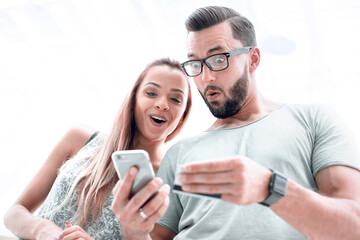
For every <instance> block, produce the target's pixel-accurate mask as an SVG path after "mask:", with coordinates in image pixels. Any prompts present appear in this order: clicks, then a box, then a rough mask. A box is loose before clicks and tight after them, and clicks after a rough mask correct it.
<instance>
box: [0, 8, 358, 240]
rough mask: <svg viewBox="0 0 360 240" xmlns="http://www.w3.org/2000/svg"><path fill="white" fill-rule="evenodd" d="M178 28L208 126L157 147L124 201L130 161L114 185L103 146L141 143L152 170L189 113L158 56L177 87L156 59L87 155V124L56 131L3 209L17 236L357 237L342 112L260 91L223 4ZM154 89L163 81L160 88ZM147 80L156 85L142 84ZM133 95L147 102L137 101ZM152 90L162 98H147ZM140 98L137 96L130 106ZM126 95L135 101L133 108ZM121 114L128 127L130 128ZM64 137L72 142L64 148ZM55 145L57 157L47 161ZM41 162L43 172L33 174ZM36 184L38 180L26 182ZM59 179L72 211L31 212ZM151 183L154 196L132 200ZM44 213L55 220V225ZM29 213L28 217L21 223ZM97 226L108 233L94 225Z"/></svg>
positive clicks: (351, 156)
mask: <svg viewBox="0 0 360 240" xmlns="http://www.w3.org/2000/svg"><path fill="white" fill-rule="evenodd" d="M186 28H187V30H188V39H187V40H188V47H187V51H188V58H189V60H188V61H186V62H184V63H183V64H182V68H183V70H184V71H185V73H186V74H187V75H188V76H189V77H192V78H193V80H194V81H195V83H196V86H197V88H198V90H199V92H200V94H201V95H202V97H203V99H204V101H205V102H206V104H207V105H208V107H209V109H210V111H211V112H212V114H213V115H214V116H215V117H216V120H215V122H214V123H213V125H211V126H210V128H209V129H208V130H206V131H204V132H202V133H200V134H198V135H196V136H194V137H191V138H187V139H184V140H182V141H180V142H178V143H176V144H174V145H173V146H172V147H171V148H170V149H169V150H168V151H167V153H166V154H165V157H164V160H163V161H162V164H161V167H160V168H159V170H158V172H157V176H158V178H156V179H154V180H152V181H151V182H150V183H149V184H148V185H147V186H145V187H144V188H143V189H142V190H141V191H139V192H138V193H137V194H136V195H135V196H133V197H132V198H131V199H129V198H128V196H129V193H130V189H131V185H132V183H133V180H134V179H135V176H136V174H137V169H136V168H132V169H130V170H129V171H128V173H127V175H126V176H125V178H124V179H122V180H119V181H118V182H117V184H116V186H115V188H113V187H114V185H115V183H116V181H117V177H116V174H115V170H114V167H113V166H112V165H111V161H110V154H111V152H112V151H114V150H119V149H134V148H142V149H145V150H147V151H149V154H150V157H151V158H152V163H153V166H154V169H155V170H157V169H158V166H159V163H160V161H161V159H162V154H161V153H160V149H161V146H162V145H163V144H164V142H165V141H167V140H169V139H171V138H172V137H173V136H174V135H175V134H177V133H178V131H179V130H180V129H181V127H182V126H183V125H182V124H184V122H185V121H186V118H187V116H188V113H189V109H190V104H191V98H190V92H189V91H190V89H189V86H188V82H187V80H186V78H185V76H184V75H183V73H182V72H181V71H180V69H178V68H176V69H174V70H173V71H170V72H169V71H168V70H169V69H168V68H169V67H168V66H166V67H165V66H163V67H162V68H167V71H163V72H162V74H160V75H163V74H164V75H165V74H170V73H173V75H172V78H174V79H178V81H172V82H179V85H176V86H170V84H169V81H166V83H163V82H160V83H159V82H156V81H155V78H154V79H151V78H150V77H151V76H153V74H154V75H155V73H154V72H155V70H156V69H157V68H158V67H156V68H155V67H151V68H150V70H149V69H148V70H147V73H146V74H145V77H144V79H143V80H140V81H139V83H138V84H137V85H138V87H136V85H135V87H134V91H133V92H132V96H133V100H132V101H131V100H128V101H126V102H125V107H124V109H125V110H123V111H124V112H125V113H127V112H130V113H131V112H134V115H133V116H134V119H132V120H130V117H129V116H130V115H131V114H128V115H129V116H127V118H126V119H125V118H124V119H122V116H119V118H120V119H117V120H116V123H115V125H114V129H113V131H112V133H111V134H110V135H109V136H108V138H107V139H106V140H105V142H104V143H103V144H100V146H99V150H98V151H95V152H96V153H95V155H92V152H87V150H86V149H87V148H90V149H91V148H92V147H90V146H97V145H99V144H98V143H97V141H100V140H98V139H99V138H100V137H99V136H98V137H95V139H93V140H92V141H90V143H88V144H86V146H85V147H84V148H82V146H83V145H84V144H85V142H86V141H87V139H88V138H89V137H90V135H91V133H86V132H81V134H79V133H76V134H74V133H72V132H70V133H69V134H68V135H69V136H68V135H66V136H65V138H64V139H63V140H61V142H60V144H59V145H58V146H57V147H56V148H55V150H54V152H53V153H52V155H50V157H49V160H48V161H47V163H46V164H45V166H44V167H43V169H42V170H40V173H39V174H38V175H37V176H36V177H35V179H34V180H33V181H32V182H31V183H30V185H29V187H28V188H27V190H25V192H24V194H23V196H22V197H20V199H19V200H18V201H17V203H16V204H15V205H14V206H13V207H12V208H11V209H10V210H9V212H8V215H7V216H6V219H5V220H6V225H7V226H8V227H9V228H10V229H11V230H12V231H13V232H14V233H15V234H16V235H17V236H20V237H28V238H36V237H37V236H41V234H46V233H50V234H53V235H52V238H53V239H56V238H58V236H59V235H60V238H61V237H62V239H90V236H89V234H90V235H91V236H93V237H95V238H98V239H116V238H121V237H122V238H123V239H173V238H175V239H239V238H243V239H359V238H360V191H359V189H360V172H359V170H360V160H359V154H358V149H357V146H356V143H355V142H354V141H353V138H352V137H351V134H349V132H348V131H347V130H346V128H345V127H344V126H343V122H342V121H341V120H340V119H339V118H338V117H337V116H336V115H335V114H333V112H332V111H331V110H329V109H328V108H327V107H324V106H319V105H291V104H280V103H276V102H273V101H270V100H268V99H266V98H264V97H263V96H262V95H261V93H260V91H259V90H258V88H257V85H256V79H255V72H256V69H257V67H258V65H259V63H260V50H259V48H258V47H257V43H256V37H255V30H254V27H253V25H252V24H251V22H250V21H249V20H248V19H246V18H245V17H243V16H241V15H240V14H239V13H238V12H236V11H234V10H233V9H230V8H226V7H205V8H200V9H197V10H196V11H194V12H193V13H192V14H191V15H190V16H189V18H188V19H187V21H186ZM145 72H146V71H145ZM175 73H176V74H175ZM160 75H159V76H160ZM139 79H140V78H139ZM156 79H158V78H156ZM160 79H161V77H160ZM148 81H150V82H152V83H149V82H148ZM180 83H182V84H180ZM166 84H169V85H167V87H165V85H166ZM147 87H151V88H152V89H151V91H147V90H146V89H147ZM160 89H161V90H164V89H168V92H167V94H165V92H164V93H160ZM155 90H158V91H159V92H156V94H153V93H152V92H155ZM147 92H151V94H150V95H151V97H154V98H151V97H150V96H149V94H147ZM143 93H146V94H145V95H144V96H142V94H143ZM175 93H176V94H178V95H177V96H182V97H183V98H182V99H181V101H177V100H178V97H176V99H177V100H176V101H175V102H176V104H178V105H176V104H174V106H177V108H175V107H174V106H173V105H172V102H173V100H174V99H173V97H172V94H175ZM163 94H165V95H166V97H165V96H164V95H163ZM161 96H162V97H161ZM143 98H144V99H146V101H145V102H146V103H149V104H142V101H143V100H140V99H143ZM148 98H149V99H148ZM156 99H164V101H165V99H166V101H167V102H168V103H167V104H164V102H163V101H159V102H161V103H162V104H158V103H157V100H156ZM140 101H141V106H139V104H136V103H139V102H140ZM179 102H181V103H179ZM150 103H151V104H150ZM128 105H132V106H134V107H135V108H134V111H130V110H129V109H130V108H131V106H128ZM146 106H149V107H148V108H147V107H146ZM150 106H151V107H150ZM126 109H128V110H129V111H127V110H126ZM155 109H156V111H155ZM157 111H159V112H161V111H162V113H165V112H169V115H171V116H172V117H169V119H167V116H168V115H166V116H165V114H160V113H158V112H157ZM172 111H174V112H172ZM120 113H122V112H120ZM170 113H172V114H170ZM124 115H126V114H124ZM139 116H141V117H139ZM175 116H176V117H175ZM126 120H127V122H125V121H126ZM131 123H135V125H132V126H131V127H130V125H131ZM162 127H163V129H162V130H160V131H159V130H158V129H161V128H162ZM152 129H156V131H152ZM174 129H175V130H174ZM170 133H172V135H169V134H170ZM72 135H74V137H72ZM79 136H81V137H79ZM170 136H171V137H170ZM69 139H71V140H69ZM71 141H74V144H75V145H74V146H76V147H75V149H72V148H69V147H67V146H68V145H71ZM150 143H151V144H150ZM149 145H150V146H149ZM88 146H89V147H88ZM58 148H59V149H58ZM81 148H82V149H81ZM79 149H81V150H80V152H79V153H78V155H82V156H91V157H90V158H89V160H76V159H77V158H79V159H86V158H84V157H75V158H73V159H71V160H69V161H67V163H66V164H65V166H64V167H62V169H61V171H60V173H59V176H58V177H57V178H56V169H57V168H59V167H60V166H61V165H62V164H63V162H64V161H65V160H66V159H68V158H69V156H74V154H75V153H76V152H78V151H79ZM65 150H66V151H65ZM59 152H60V153H66V156H64V155H63V156H62V157H61V159H57V158H60V157H59V155H60V156H61V154H59ZM54 159H55V160H54ZM56 159H57V160H56ZM68 162H69V164H68ZM71 162H74V163H71ZM76 162H81V164H80V163H76ZM82 162H84V163H82ZM76 164H78V165H79V166H85V167H81V168H83V169H82V170H81V172H80V173H79V174H74V176H75V177H72V178H71V179H75V180H72V183H71V184H70V185H71V186H66V187H63V186H62V184H61V183H62V182H61V180H59V183H58V185H59V186H57V181H58V179H59V178H60V176H61V174H62V172H65V171H66V170H67V169H70V170H68V171H71V170H72V169H76V167H71V166H73V165H74V166H78V165H76ZM178 166H183V173H182V174H180V176H179V177H178V179H175V173H176V171H177V168H178ZM48 169H49V170H51V171H49V173H47V172H48ZM45 172H46V173H47V174H48V176H47V181H46V182H43V181H42V177H41V176H43V175H45V176H46V174H44V173H45ZM50 172H51V174H50ZM99 176H101V177H99ZM55 178H56V181H55V183H53V182H54V180H55ZM62 181H63V182H64V181H67V180H62ZM174 181H178V182H180V183H181V184H182V186H181V187H180V188H178V191H180V192H181V191H183V192H188V193H201V194H206V195H209V194H216V196H220V197H221V200H218V199H217V200H211V198H210V199H209V198H205V197H199V195H191V194H190V195H189V194H181V193H180V194H179V193H175V192H173V191H171V190H170V189H172V188H173V187H174ZM38 184H41V186H42V187H43V189H44V190H41V191H38V192H35V191H36V190H35V189H36V188H35V186H36V185H38ZM51 186H52V189H51ZM161 186H162V187H161ZM70 187H71V188H70ZM62 188H64V192H66V194H67V192H69V191H68V189H69V188H70V189H71V190H70V192H69V193H68V194H67V196H66V197H67V199H68V201H65V202H69V203H66V204H70V205H74V206H75V208H74V209H75V210H74V214H73V215H71V214H69V213H67V212H66V211H70V210H67V209H68V208H65V209H64V210H63V211H65V210H66V211H65V212H62V211H58V212H56V211H55V210H54V213H53V214H51V213H49V216H50V217H46V218H44V219H43V218H40V217H41V216H45V215H46V212H44V211H40V216H39V217H34V216H33V215H32V214H31V213H32V212H33V211H34V210H35V209H36V208H37V207H38V205H40V203H41V202H42V201H43V200H44V199H45V198H46V196H47V195H48V199H49V198H51V196H57V195H56V194H57V193H56V192H59V191H60V190H61V189H62ZM159 188H160V190H158V189H159ZM169 188H170V189H169ZM50 189H51V191H50ZM54 189H55V190H54ZM111 190H112V193H113V194H110V192H111ZM49 191H50V193H49ZM156 191H158V193H157V195H156V197H154V198H153V199H152V200H151V201H149V202H148V203H146V204H145V205H144V206H143V204H144V203H145V201H146V200H147V199H148V198H149V197H150V196H152V195H153V193H155V192H156ZM53 192H54V193H53ZM48 193H49V194H48ZM72 193H74V194H75V195H74V196H73V195H72ZM63 199H64V197H63V198H62V199H60V200H58V199H55V197H52V199H50V200H49V201H52V202H54V201H58V202H59V203H58V204H50V203H48V202H47V201H48V200H46V201H45V203H44V204H43V206H42V208H44V206H46V205H49V206H50V207H48V208H49V210H52V209H50V208H55V209H57V208H58V207H57V206H58V205H60V206H61V205H64V204H63V202H64V201H63ZM169 202H170V203H169ZM70 205H69V206H70ZM99 210H102V211H99ZM50 212H51V211H50ZM41 214H42V215H41ZM51 215H55V217H53V218H51ZM110 215H111V217H109V216H110ZM63 216H65V217H63ZM73 216H74V217H75V219H80V221H79V220H78V221H77V222H76V224H80V227H79V226H71V224H67V228H66V229H65V230H62V229H61V228H62V227H63V226H64V224H65V223H64V222H65V221H66V220H67V218H68V217H73ZM45 219H47V220H45ZM49 219H50V220H49ZM53 219H62V220H61V221H59V223H57V224H58V225H57V226H56V225H55V224H54V221H53ZM102 220H104V221H102ZM29 222H37V224H36V225H35V227H33V228H29V227H27V223H29ZM84 223H89V224H84ZM32 226H34V225H32ZM86 226H90V228H86ZM84 228H85V229H84ZM114 229H116V230H114ZM120 229H121V230H120ZM112 230H114V231H113V232H111V231H112ZM120 231H121V236H120ZM92 232H93V233H94V234H92ZM100 232H104V233H107V232H109V235H97V234H98V233H100ZM32 234H38V235H37V236H36V235H32ZM112 234H114V235H112ZM43 236H45V235H43ZM48 236H49V235H48ZM98 236H99V237H98ZM101 236H104V237H101ZM45 238H46V237H45ZM36 239H41V238H36ZM46 239H51V238H46Z"/></svg>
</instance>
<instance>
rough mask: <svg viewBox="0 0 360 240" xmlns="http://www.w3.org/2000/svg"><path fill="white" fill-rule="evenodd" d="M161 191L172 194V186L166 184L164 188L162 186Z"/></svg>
mask: <svg viewBox="0 0 360 240" xmlns="http://www.w3.org/2000/svg"><path fill="white" fill-rule="evenodd" d="M161 190H162V191H164V192H166V193H169V192H170V186H169V185H167V184H165V185H164V186H162V188H161Z"/></svg>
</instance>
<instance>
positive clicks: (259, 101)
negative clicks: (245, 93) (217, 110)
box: [209, 93, 281, 130]
mask: <svg viewBox="0 0 360 240" xmlns="http://www.w3.org/2000/svg"><path fill="white" fill-rule="evenodd" d="M280 106H281V104H280V103H276V102H273V101H270V100H268V99H265V98H264V97H263V96H261V95H260V93H258V94H256V95H255V96H254V95H253V97H249V98H248V99H247V101H246V102H245V103H244V105H243V106H242V108H241V110H240V111H239V112H238V113H236V114H235V115H234V116H231V117H228V118H225V119H220V118H218V119H216V121H215V122H214V124H213V125H212V126H211V127H210V128H209V130H214V129H220V128H233V127H239V126H243V125H246V124H249V123H252V122H254V121H256V120H259V119H260V118H263V117H265V116H266V115H268V114H269V113H271V112H272V111H274V110H276V109H277V108H279V107H280Z"/></svg>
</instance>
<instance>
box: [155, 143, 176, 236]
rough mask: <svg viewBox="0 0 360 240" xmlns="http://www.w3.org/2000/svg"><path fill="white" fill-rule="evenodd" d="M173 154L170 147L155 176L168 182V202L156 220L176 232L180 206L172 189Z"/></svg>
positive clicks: (174, 167) (174, 168)
mask: <svg viewBox="0 0 360 240" xmlns="http://www.w3.org/2000/svg"><path fill="white" fill-rule="evenodd" d="M174 155H175V154H173V153H172V151H171V149H170V150H169V151H168V152H167V153H166V155H165V157H164V159H163V161H162V163H161V166H160V168H159V171H158V173H157V176H158V177H160V178H161V179H162V180H163V182H164V184H169V186H170V189H171V191H170V194H169V198H170V204H169V207H168V209H167V211H166V213H165V215H164V216H163V217H162V218H161V219H160V220H159V221H158V222H157V223H158V224H159V225H161V226H163V227H166V228H169V229H170V230H172V231H174V232H175V233H178V232H179V230H178V225H179V221H180V217H181V215H182V206H181V203H180V200H179V198H178V196H177V195H176V194H175V193H174V192H173V191H172V188H173V185H174V178H175V170H176V164H177V162H176V157H175V156H174Z"/></svg>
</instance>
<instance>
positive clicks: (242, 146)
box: [158, 104, 360, 240]
mask: <svg viewBox="0 0 360 240" xmlns="http://www.w3.org/2000/svg"><path fill="white" fill-rule="evenodd" d="M236 155H243V156H247V157H249V158H251V159H253V160H255V161H256V162H258V163H260V164H261V165H263V166H265V167H267V168H270V169H273V170H277V171H278V172H281V173H283V174H284V175H285V176H287V177H288V178H290V179H292V180H294V181H295V182H297V183H298V184H300V185H302V186H303V187H305V188H308V189H312V190H314V191H316V190H317V189H318V188H317V185H316V182H315V175H316V173H317V172H318V171H319V170H321V169H323V168H326V167H329V166H332V165H345V166H350V167H353V168H356V169H359V170H360V160H359V155H358V152H357V146H356V143H355V142H354V140H353V138H352V137H351V136H350V134H349V132H348V130H346V127H345V125H344V124H343V122H342V121H341V120H340V119H339V118H338V117H337V116H336V115H335V114H334V113H333V111H331V110H329V108H328V107H326V106H319V105H289V104H286V105H283V106H282V107H280V108H279V109H277V110H275V111H273V112H272V113H270V114H269V115H267V116H265V117H263V118H261V119H259V120H257V121H255V122H252V123H250V124H247V125H244V126H241V127H236V128H228V129H218V130H212V131H205V132H202V133H200V134H199V135H197V136H195V137H191V138H188V139H184V140H182V141H180V142H178V143H177V144H174V145H173V146H172V147H171V148H170V149H169V150H168V152H167V153H166V155H165V158H164V160H163V162H162V164H161V167H160V169H159V172H158V176H159V177H161V178H162V179H163V180H164V183H168V184H169V185H170V186H171V188H172V187H173V182H174V173H175V172H176V168H177V166H178V165H183V164H185V163H189V162H197V161H204V160H210V159H218V158H224V157H231V156H236ZM158 224H160V225H162V226H164V227H167V228H169V229H171V230H172V231H174V232H176V233H177V236H176V238H175V239H276V240H279V239H287V240H288V239H304V238H305V237H304V236H303V235H302V234H300V233H299V232H298V231H297V230H296V229H294V228H293V227H292V226H290V225H289V224H288V223H286V222H285V221H283V220H282V219H281V218H280V217H278V216H277V215H276V214H275V213H274V212H272V211H271V209H270V208H268V207H265V206H262V205H260V204H257V203H255V204H251V205H246V206H238V205H235V204H231V203H227V202H225V201H222V200H209V199H208V198H198V197H192V196H189V195H178V194H176V193H174V192H171V193H170V206H169V208H168V210H167V212H166V214H165V215H164V216H163V218H162V219H160V220H159V221H158Z"/></svg>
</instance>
